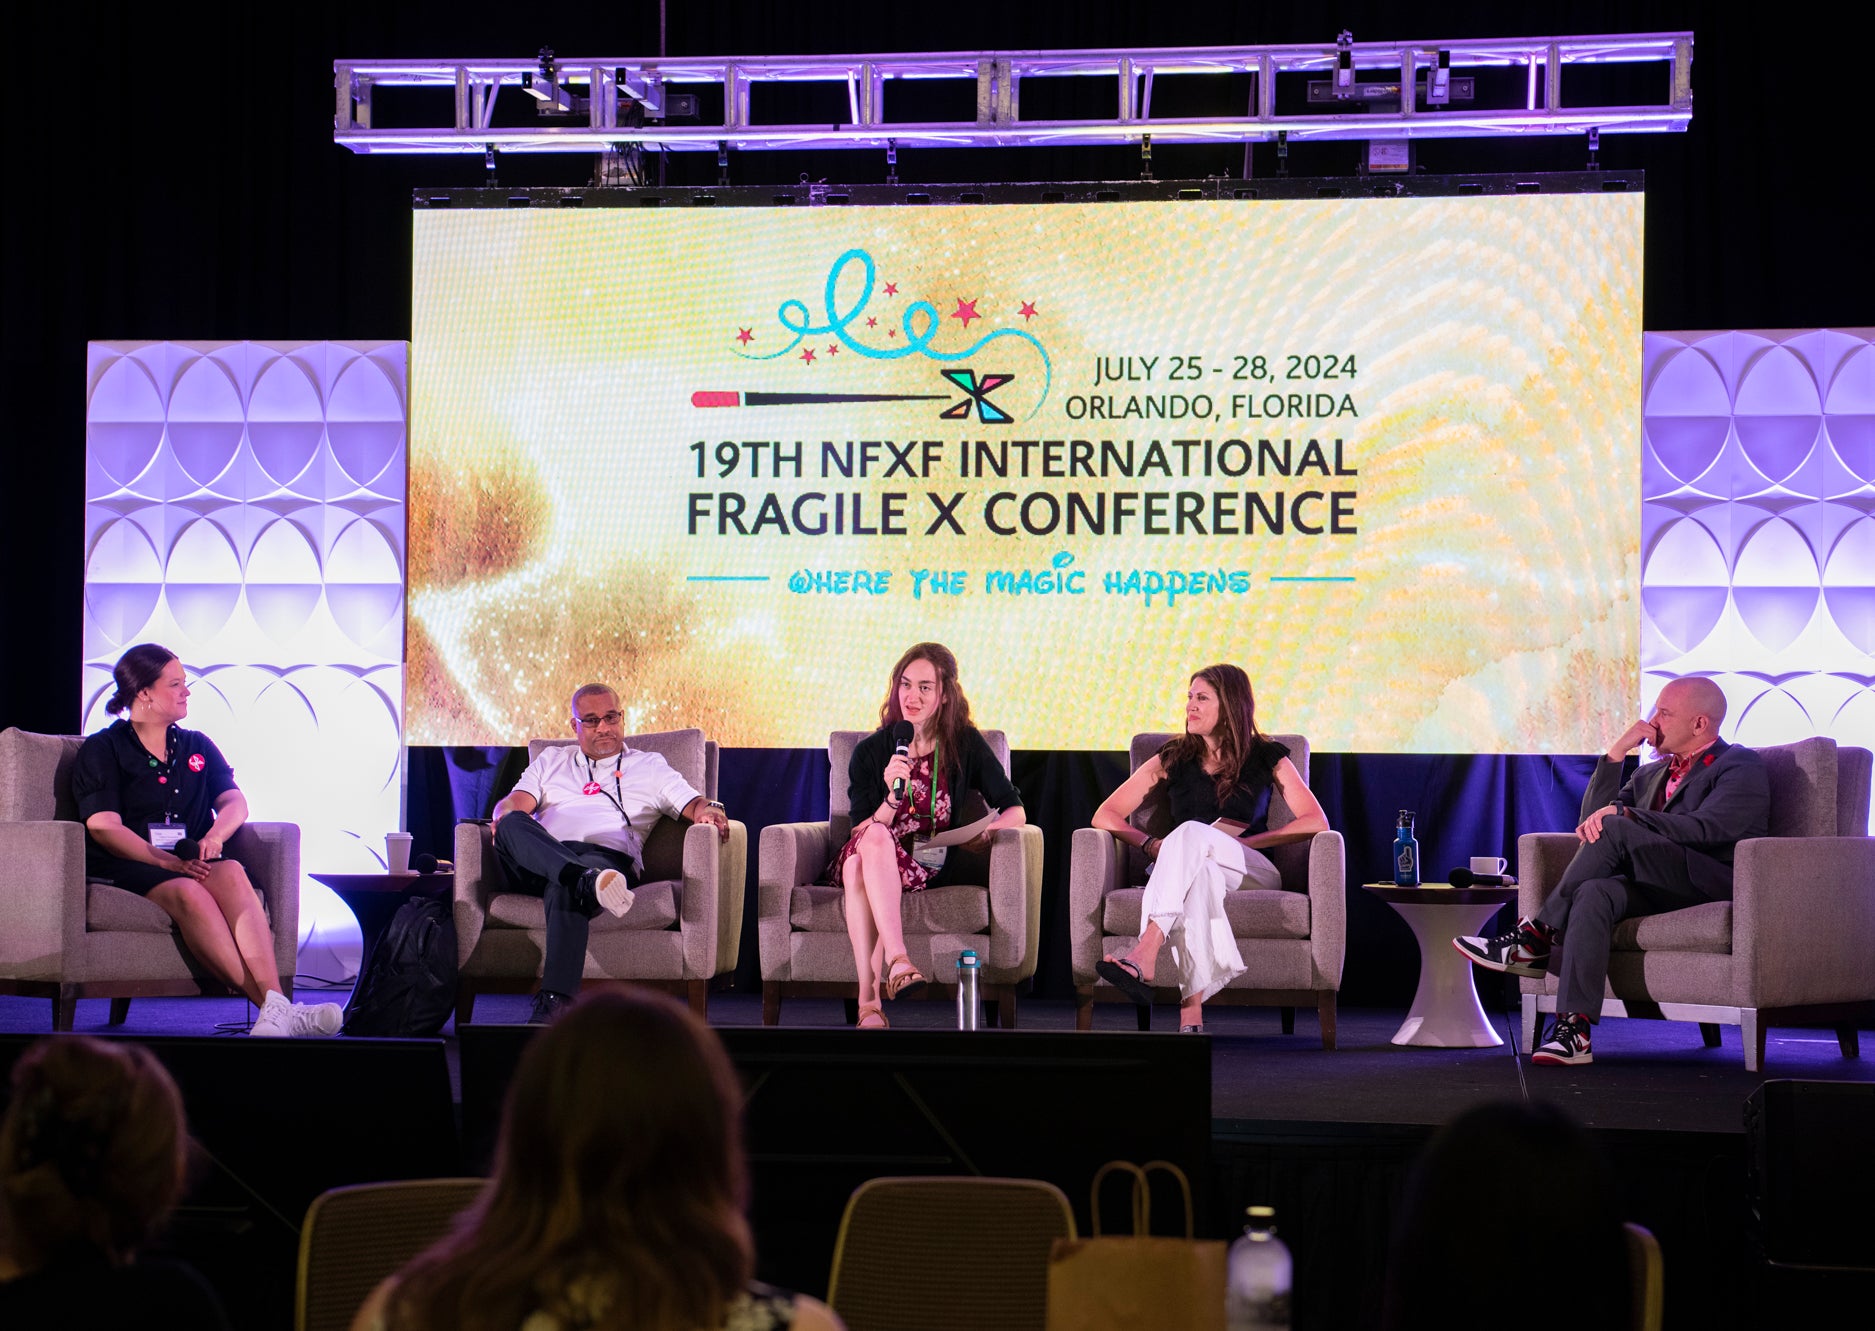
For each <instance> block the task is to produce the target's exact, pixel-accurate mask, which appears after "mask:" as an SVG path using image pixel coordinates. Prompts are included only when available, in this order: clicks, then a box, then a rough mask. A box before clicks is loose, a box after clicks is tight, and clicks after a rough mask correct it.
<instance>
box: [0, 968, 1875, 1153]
mask: <svg viewBox="0 0 1875 1331" xmlns="http://www.w3.org/2000/svg"><path fill="white" fill-rule="evenodd" d="M347 996H348V992H347V991H338V992H335V993H331V994H319V995H315V994H314V993H313V992H311V991H303V992H302V994H301V997H302V998H303V999H306V1000H309V1001H310V1000H313V999H315V998H330V999H333V1000H336V1001H338V1002H341V1003H342V1002H343V1001H344V1000H345V999H346V997H347ZM530 1001H531V1000H529V999H528V998H526V997H523V996H509V995H490V996H486V997H483V998H479V999H477V1000H476V1017H477V1019H478V1020H481V1021H490V1022H516V1021H523V1020H525V1019H526V1016H527V1010H528V1007H529V1004H530ZM887 1011H888V1012H889V1013H890V1015H891V1019H892V1022H893V1025H894V1026H895V1027H900V1028H909V1029H939V1028H943V1027H946V1026H948V1025H950V1024H951V1022H952V1019H953V1018H952V1014H953V1009H952V1007H951V1006H950V1005H949V1004H948V1003H945V1002H941V1001H933V1002H905V1003H896V1004H890V1005H888V1008H887ZM250 1013H251V1009H249V1008H248V1006H247V1004H245V1003H243V1002H240V1001H238V1000H235V999H221V998H140V999H137V1000H136V1001H135V1002H133V1003H132V1004H131V1006H130V1018H129V1020H128V1021H127V1022H126V1023H125V1024H124V1025H123V1026H122V1027H111V1026H110V1025H108V1016H109V1005H108V1003H107V1002H106V1001H105V1000H102V999H99V1000H95V1001H94V1000H86V1001H84V1002H81V1003H80V1004H79V1005H78V1017H77V1021H76V1024H75V1029H77V1030H79V1031H84V1032H90V1033H95V1034H107V1033H121V1034H127V1035H137V1034H145V1035H209V1034H213V1033H214V1032H215V1029H216V1026H217V1025H218V1024H220V1023H228V1022H244V1021H245V1020H246V1018H247V1017H248V1015H250ZM1403 1016H1404V1013H1403V1012H1402V1011H1400V1010H1397V1009H1395V1010H1388V1009H1372V1008H1370V1009H1360V1008H1355V1009H1346V1008H1344V1009H1342V1011H1341V1012H1340V1014H1339V1021H1338V1025H1339V1035H1340V1039H1339V1045H1340V1047H1339V1048H1338V1049H1336V1050H1334V1051H1332V1052H1329V1051H1324V1050H1323V1049H1322V1047H1321V1038H1320V1031H1319V1029H1318V1027H1317V1025H1316V1021H1315V1015H1314V1013H1313V1012H1310V1011H1306V1010H1304V1011H1300V1012H1298V1013H1297V1014H1296V1032H1295V1034H1294V1035H1284V1034H1282V1031H1281V1025H1280V1021H1279V1017H1278V1014H1277V1012H1276V1011H1275V1010H1274V1009H1256V1008H1215V1009H1213V1010H1212V1011H1211V1012H1209V1013H1207V1021H1208V1024H1209V1029H1210V1031H1211V1035H1210V1036H1209V1037H1208V1038H1209V1039H1210V1040H1211V1043H1212V1050H1213V1055H1212V1063H1211V1077H1212V1100H1211V1106H1212V1117H1213V1120H1214V1122H1215V1127H1216V1130H1217V1131H1219V1132H1221V1133H1226V1134H1229V1133H1233V1132H1242V1131H1245V1130H1253V1131H1255V1132H1256V1133H1257V1134H1258V1135H1260V1136H1263V1135H1284V1133H1285V1128H1288V1129H1289V1130H1291V1131H1294V1132H1297V1133H1305V1132H1307V1131H1308V1130H1310V1129H1311V1128H1313V1127H1315V1126H1316V1125H1331V1124H1332V1125H1350V1126H1351V1125H1363V1124H1364V1125H1390V1126H1419V1125H1425V1126H1430V1125H1436V1124H1439V1123H1443V1122H1446V1121H1447V1120H1449V1119H1451V1118H1452V1117H1454V1116H1455V1115H1457V1114H1459V1113H1461V1112H1463V1111H1464V1110H1465V1109H1467V1108H1469V1107H1470V1106H1472V1105H1474V1104H1478V1103H1481V1102H1483V1101H1488V1100H1500V1099H1517V1098H1520V1097H1521V1096H1522V1095H1523V1093H1524V1091H1523V1089H1522V1088H1523V1086H1527V1087H1528V1094H1529V1095H1530V1097H1531V1098H1533V1099H1539V1100H1546V1101H1550V1102H1552V1103H1554V1104H1556V1105H1557V1106H1559V1107H1560V1108H1562V1109H1564V1110H1566V1111H1567V1112H1568V1113H1569V1114H1570V1115H1571V1116H1572V1117H1573V1118H1575V1119H1576V1120H1577V1121H1578V1122H1581V1123H1583V1124H1585V1125H1586V1126H1589V1127H1592V1128H1596V1129H1600V1130H1613V1131H1664V1132H1699V1133H1728V1134H1742V1133H1743V1131H1744V1119H1743V1110H1744V1104H1745V1098H1746V1097H1747V1096H1748V1095H1749V1094H1750V1093H1751V1091H1752V1089H1753V1088H1754V1087H1755V1086H1757V1085H1758V1084H1759V1082H1761V1081H1763V1080H1765V1079H1766V1078H1780V1077H1790V1078H1802V1079H1807V1080H1831V1081H1868V1080H1875V1057H1870V1056H1867V1055H1865V1056H1864V1057H1862V1058H1855V1059H1846V1058H1843V1057H1842V1056H1841V1053H1840V1052H1839V1051H1838V1049H1837V1045H1836V1037H1835V1035H1834V1033H1833V1032H1830V1031H1819V1030H1795V1029H1792V1030H1775V1029H1774V1030H1773V1031H1772V1032H1771V1035H1770V1041H1769V1045H1768V1048H1767V1051H1766V1057H1765V1069H1764V1071H1763V1073H1761V1074H1760V1073H1751V1072H1747V1071H1745V1065H1744V1057H1743V1053H1742V1051H1741V1046H1740V1044H1739V1033H1738V1030H1737V1029H1736V1028H1735V1027H1727V1028H1725V1031H1724V1036H1723V1041H1722V1043H1721V1044H1720V1047H1719V1048H1717V1049H1707V1048H1706V1047H1705V1046H1704V1044H1703V1043H1702V1042H1701V1040H1700V1037H1699V1029H1698V1027H1696V1026H1693V1025H1690V1024H1686V1023H1682V1022H1665V1021H1640V1020H1625V1019H1610V1020H1608V1021H1606V1022H1604V1023H1603V1024H1602V1025H1601V1026H1600V1027H1598V1028H1597V1030H1596V1035H1595V1062H1594V1063H1593V1064H1591V1065H1589V1066H1587V1067H1581V1068H1545V1067H1535V1066H1532V1065H1531V1064H1530V1062H1529V1060H1528V1058H1527V1057H1525V1058H1524V1059H1523V1060H1522V1080H1521V1084H1520V1080H1519V1076H1518V1063H1517V1062H1516V1061H1514V1060H1513V1059H1512V1057H1511V1055H1510V1052H1509V1046H1508V1044H1507V1045H1505V1046H1502V1047H1499V1048H1496V1049H1406V1048H1399V1047H1396V1046H1394V1045H1392V1044H1390V1043H1389V1040H1390V1039H1391V1038H1392V1035H1393V1033H1394V1031H1396V1030H1397V1029H1398V1028H1399V1025H1400V1021H1401V1019H1402V1017H1403ZM1176 1017H1177V1014H1176V1012H1175V1011H1174V1010H1173V1009H1172V1008H1170V1007H1164V1008H1159V1009H1155V1011H1154V1013H1153V1030H1154V1033H1155V1036H1156V1037H1158V1038H1165V1039H1190V1038H1193V1037H1189V1036H1179V1035H1177V1034H1176ZM1020 1018H1021V1023H1022V1027H1023V1028H1024V1029H1032V1030H1071V1029H1073V1026H1074V1007H1073V1004H1071V1003H1069V1002H1066V1001H1059V1000H1047V999H1025V1000H1023V1002H1022V1005H1021V1008H1020ZM710 1021H711V1022H712V1024H716V1025H723V1026H757V1025H760V1023H761V1001H760V998H759V997H758V996H756V995H753V994H739V993H726V994H717V995H715V996H713V997H712V998H711V1000H710ZM782 1021H783V1023H784V1025H787V1026H799V1027H809V1026H811V1027H832V1026H838V1025H840V1024H842V1022H843V1017H842V1009H841V1004H840V1003H839V1002H838V1001H837V1000H832V999H802V1000H796V1001H790V1002H788V1003H787V1004H786V1005H784V1007H783V1008H782ZM1494 1021H1495V1025H1496V1027H1497V1029H1498V1031H1499V1032H1500V1033H1501V1034H1502V1033H1504V1032H1505V1022H1506V1018H1505V1016H1504V1014H1503V1013H1501V1012H1500V1013H1498V1014H1496V1016H1495V1018H1494ZM1510 1024H1511V1026H1512V1027H1514V1026H1515V1019H1514V1017H1513V1018H1511V1019H1510ZM50 1026H51V1004H50V1003H49V1002H47V1001H46V1000H43V999H24V998H11V997H0V1031H9V1032H19V1033H25V1034H30V1033H34V1032H43V1031H47V1030H49V1029H50ZM1095 1026H1096V1028H1097V1029H1099V1030H1103V1031H1130V1030H1132V1029H1133V1027H1134V1016H1133V1011H1132V1009H1131V1008H1128V1007H1125V1006H1123V1005H1119V1004H1107V1003H1102V1004H1100V1005H1099V1006H1097V1007H1096V1009H1095ZM451 1035H453V1026H451V1027H445V1028H444V1036H445V1037H446V1038H447V1037H449V1036H451ZM230 1038H238V1037H234V1036H230ZM854 1038H855V1039H863V1038H865V1037H864V1036H862V1035H860V1034H859V1033H857V1032H856V1033H855V1034H854ZM984 1038H986V1039H993V1038H995V1033H994V1032H985V1033H984ZM454 1046H455V1041H454V1040H453V1039H448V1048H449V1049H450V1050H451V1052H452V1071H453V1050H454ZM1868 1052H1869V1053H1870V1054H1875V1047H1871V1049H1870V1050H1869V1051H1868ZM458 1094H459V1088H458ZM1253 1125H1254V1126H1253Z"/></svg>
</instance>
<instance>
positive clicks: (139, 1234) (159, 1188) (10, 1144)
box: [0, 1035, 189, 1271]
mask: <svg viewBox="0 0 1875 1331" xmlns="http://www.w3.org/2000/svg"><path fill="white" fill-rule="evenodd" d="M188 1144H189V1132H188V1126H187V1120H186V1119H185V1118H184V1116H183V1109H182V1096H181V1094H180V1093H179V1092H178V1091H177V1090H176V1083H175V1082H174V1081H173V1080H171V1078H170V1075H169V1073H168V1071H166V1070H165V1069H164V1067H163V1065H162V1064H161V1063H159V1062H157V1061H156V1056H155V1055H154V1054H152V1053H151V1052H150V1051H149V1050H147V1049H145V1048H143V1047H142V1046H141V1045H134V1044H119V1043H115V1042H106V1041H104V1040H93V1039H91V1038H89V1037H88V1036H83V1035H56V1036H53V1037H51V1038H50V1039H47V1040H41V1041H40V1042H39V1043H38V1044H35V1045H34V1046H33V1047H32V1048H30V1049H28V1050H27V1051H26V1052H25V1053H24V1054H23V1055H21V1056H20V1060H19V1062H17V1063H16V1064H14V1065H13V1090H12V1099H11V1101H10V1102H9V1103H8V1105H7V1112H6V1117H5V1118H4V1119H0V1240H3V1241H4V1243H5V1245H6V1248H7V1250H8V1251H9V1252H10V1253H11V1255H12V1257H13V1259H14V1261H15V1262H17V1263H18V1264H19V1265H20V1266H21V1267H22V1268H24V1269H25V1270H28V1271H33V1270H37V1269H39V1268H40V1267H42V1266H45V1265H47V1264H49V1263H52V1262H55V1261H58V1260H60V1259H61V1258H66V1257H77V1256H80V1255H86V1256H99V1255H101V1256H103V1257H104V1258H105V1260H107V1261H110V1262H113V1263H122V1262H127V1261H129V1260H130V1259H131V1258H132V1257H133V1256H135V1254H136V1251H137V1249H138V1248H140V1247H142V1246H143V1244H144V1243H146V1242H147V1241H148V1240H149V1238H150V1236H151V1235H152V1234H153V1233H154V1232H155V1231H156V1229H157V1227H158V1225H160V1224H161V1223H162V1221H163V1219H164V1218H165V1217H166V1216H167V1215H168V1214H169V1213H170V1211H171V1210H172V1209H173V1208H174V1207H175V1205H176V1200H177V1198H179V1197H180V1196H181V1195H182V1187H183V1181H184V1169H185V1165H186V1161H187V1158H188Z"/></svg>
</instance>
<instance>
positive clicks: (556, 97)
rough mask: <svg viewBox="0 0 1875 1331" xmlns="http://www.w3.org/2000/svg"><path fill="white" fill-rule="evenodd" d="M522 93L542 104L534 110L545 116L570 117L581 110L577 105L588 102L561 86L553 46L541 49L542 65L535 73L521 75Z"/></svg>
mask: <svg viewBox="0 0 1875 1331" xmlns="http://www.w3.org/2000/svg"><path fill="white" fill-rule="evenodd" d="M521 91H522V92H524V93H526V94H527V95H528V96H529V97H532V98H534V100H535V101H537V102H539V103H540V105H538V106H536V107H535V108H534V110H535V111H536V112H537V113H539V114H540V115H544V116H570V115H572V114H573V112H574V111H575V110H577V109H579V108H578V107H577V106H576V103H577V102H582V101H585V100H586V99H585V98H576V97H574V96H573V94H572V93H570V92H568V91H567V90H566V89H565V88H562V87H561V86H560V79H559V70H558V67H557V66H556V65H555V64H554V59H553V48H552V47H551V46H543V47H541V48H540V64H539V67H538V69H537V70H535V72H533V73H531V74H523V75H521Z"/></svg>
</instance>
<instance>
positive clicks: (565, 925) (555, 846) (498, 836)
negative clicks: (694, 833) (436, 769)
mask: <svg viewBox="0 0 1875 1331" xmlns="http://www.w3.org/2000/svg"><path fill="white" fill-rule="evenodd" d="M495 855H496V857H497V858H498V859H500V860H501V867H502V868H503V869H505V870H507V873H508V883H509V885H510V886H512V887H513V888H514V890H515V891H517V892H525V893H527V894H528V895H529V896H535V897H539V898H540V899H541V900H542V901H544V902H546V905H547V960H546V964H545V965H544V966H542V968H541V972H540V987H541V988H542V989H551V990H553V991H554V992H555V993H556V994H567V995H572V994H576V993H578V992H579V979H580V976H581V975H582V974H584V973H585V970H586V935H587V933H588V932H589V931H590V930H591V923H590V922H591V920H592V917H593V916H595V915H597V914H598V913H599V903H598V902H597V901H595V900H594V899H593V898H592V896H591V894H590V893H582V892H581V891H580V890H579V880H580V877H581V875H583V874H584V873H585V872H586V870H588V869H617V870H618V871H619V872H620V873H622V874H624V875H625V877H626V879H627V880H628V881H629V882H630V883H631V885H632V886H633V887H636V886H637V885H638V870H637V869H636V868H634V867H633V865H632V860H631V856H629V855H627V854H625V853H624V852H622V851H616V850H609V849H607V848H606V847H604V846H595V845H593V844H592V843H591V842H587V841H556V840H555V839H554V837H553V834H552V833H551V832H549V831H548V830H547V829H546V828H544V827H542V826H541V825H540V824H539V823H538V822H536V821H535V820H534V817H533V815H532V814H526V813H511V814H508V815H507V816H506V817H504V818H503V819H502V820H501V822H500V823H498V824H496V826H495Z"/></svg>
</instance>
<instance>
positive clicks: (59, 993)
mask: <svg viewBox="0 0 1875 1331" xmlns="http://www.w3.org/2000/svg"><path fill="white" fill-rule="evenodd" d="M83 742H84V741H83V737H81V736H78V735H36V734H33V733H32V732H30V731H25V730H18V729H13V728H9V729H7V730H4V731H0V994H22V995H26V996H29V997H39V998H49V999H51V1000H52V1029H53V1030H55V1031H69V1030H70V1029H71V1028H72V1018H73V1016H74V1015H75V1014H76V1012H77V1007H78V1000H79V999H81V998H109V999H110V1000H111V1020H112V1021H113V1022H121V1021H123V1020H124V1017H125V1016H126V1014H127V1013H128V1012H129V1010H130V1000H131V999H132V998H134V997H146V996H147V997H174V996H177V995H183V994H227V993H231V992H233V991H232V990H230V989H228V988H227V987H226V986H225V985H223V984H222V983H221V982H220V981H219V980H217V979H215V978H214V977H213V976H211V975H210V974H209V973H208V972H207V971H205V970H203V969H202V968H201V967H200V966H199V965H198V964H197V962H196V960H195V958H194V957H193V956H191V955H190V954H189V951H188V949H187V948H185V947H184V946H183V943H182V935H181V934H180V933H179V932H178V931H177V929H176V925H175V921H173V920H172V919H170V918H169V915H168V914H167V913H166V912H165V911H164V910H163V908H162V907H161V906H158V905H157V904H156V903H155V902H153V901H151V900H150V899H149V898H147V897H140V896H138V895H137V894H136V893H134V892H126V891H124V890H123V889H122V888H119V887H110V886H108V885H106V884H103V883H91V882H87V881H86V879H85V829H84V825H83V824H82V823H80V822H79V821H78V805H77V804H76V803H75V802H74V801H73V799H72V763H73V761H74V760H75V759H76V758H77V756H78V746H79V745H80V744H82V743H83ZM226 853H227V855H228V857H229V858H230V859H235V860H239V861H240V862H241V864H242V866H243V867H244V868H245V869H246V870H247V873H248V877H249V879H251V880H252V882H253V883H254V886H255V888H256V890H257V891H258V892H259V894H260V898H261V902H262V904H263V905H264V906H265V907H266V911H267V920H268V923H269V924H270V925H271V926H272V928H273V939H274V962H275V964H276V965H278V966H279V968H280V987H281V988H282V989H283V990H285V991H286V992H287V993H288V994H289V995H290V994H291V993H292V992H293V974H294V971H295V969H296V968H297V955H298V950H299V828H298V826H296V825H295V824H293V823H253V822H250V823H247V824H245V825H243V826H242V828H241V830H240V831H239V832H237V833H235V834H234V836H233V837H232V838H230V839H229V841H228V847H227V852H226Z"/></svg>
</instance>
